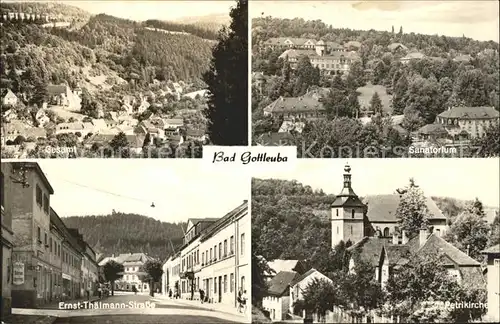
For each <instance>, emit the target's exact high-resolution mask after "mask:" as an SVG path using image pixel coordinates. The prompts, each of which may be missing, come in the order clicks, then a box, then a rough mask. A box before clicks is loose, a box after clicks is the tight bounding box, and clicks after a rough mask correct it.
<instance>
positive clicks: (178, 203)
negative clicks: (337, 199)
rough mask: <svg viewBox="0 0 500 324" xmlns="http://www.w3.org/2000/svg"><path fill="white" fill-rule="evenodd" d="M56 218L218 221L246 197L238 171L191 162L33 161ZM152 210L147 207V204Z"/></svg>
mask: <svg viewBox="0 0 500 324" xmlns="http://www.w3.org/2000/svg"><path fill="white" fill-rule="evenodd" d="M37 162H38V163H39V165H40V168H41V169H42V171H43V172H44V173H45V175H46V177H47V178H48V180H49V182H50V183H51V185H52V187H53V188H54V194H53V195H52V196H51V206H52V207H53V208H54V210H55V211H56V212H57V213H58V215H59V216H61V217H65V216H84V215H108V214H110V213H111V212H112V210H113V209H115V210H116V211H117V212H124V213H137V214H140V215H144V216H148V217H153V218H155V219H158V220H161V221H164V222H174V223H177V222H184V221H187V220H188V219H189V218H192V217H197V218H207V217H214V218H217V217H223V216H224V215H225V214H226V213H228V212H230V211H231V210H232V209H234V208H236V207H238V206H239V205H240V204H241V203H243V200H248V199H249V196H250V178H249V176H248V175H246V174H244V173H242V172H241V171H240V172H238V170H233V171H231V170H227V171H222V170H220V171H217V170H211V172H207V171H209V170H207V169H206V168H205V167H204V166H203V165H204V164H203V163H200V162H199V161H196V160H189V159H177V160H174V159H172V160H165V159H158V160H156V159H149V160H144V159H137V160H118V159H115V160H113V161H111V160H94V159H81V160H67V159H60V160H38V161H37ZM153 202H154V204H155V208H152V207H151V203H153Z"/></svg>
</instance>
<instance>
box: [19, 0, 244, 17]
mask: <svg viewBox="0 0 500 324" xmlns="http://www.w3.org/2000/svg"><path fill="white" fill-rule="evenodd" d="M9 2H21V1H9ZM31 2H33V0H31ZM40 2H48V1H40ZM53 2H59V3H64V4H67V5H71V6H75V7H79V8H81V9H83V10H85V11H87V12H89V13H91V14H96V15H97V14H100V13H105V14H108V15H112V16H115V17H119V18H125V19H130V20H136V21H143V20H148V19H159V20H176V19H179V18H182V17H195V16H205V15H211V14H224V13H227V15H229V11H230V8H231V7H232V6H234V4H235V2H234V1H161V0H152V1H114V0H112V1H109V0H99V1H83V0H73V1H53Z"/></svg>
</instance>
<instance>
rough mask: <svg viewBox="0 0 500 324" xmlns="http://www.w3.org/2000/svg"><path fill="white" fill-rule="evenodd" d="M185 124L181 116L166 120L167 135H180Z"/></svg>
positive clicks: (165, 129)
mask: <svg viewBox="0 0 500 324" xmlns="http://www.w3.org/2000/svg"><path fill="white" fill-rule="evenodd" d="M183 126H184V120H183V119H180V118H170V119H165V120H164V126H163V127H164V132H165V136H173V135H179V134H180V130H181V128H182V127H183Z"/></svg>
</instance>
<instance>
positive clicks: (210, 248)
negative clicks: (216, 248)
mask: <svg viewBox="0 0 500 324" xmlns="http://www.w3.org/2000/svg"><path fill="white" fill-rule="evenodd" d="M210 261H212V248H210Z"/></svg>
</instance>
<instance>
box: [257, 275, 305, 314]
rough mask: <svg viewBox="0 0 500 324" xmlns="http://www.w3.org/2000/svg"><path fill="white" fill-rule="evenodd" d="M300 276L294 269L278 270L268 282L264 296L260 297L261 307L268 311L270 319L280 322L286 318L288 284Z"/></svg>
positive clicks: (288, 304)
mask: <svg viewBox="0 0 500 324" xmlns="http://www.w3.org/2000/svg"><path fill="white" fill-rule="evenodd" d="M297 276H300V275H299V274H298V273H297V272H294V271H280V272H279V273H278V274H277V275H276V276H274V278H273V279H271V281H270V282H269V283H268V287H269V288H268V290H267V294H266V296H265V297H264V298H263V299H262V308H263V309H265V310H266V311H268V312H269V317H270V319H271V321H277V322H281V321H283V320H285V319H286V314H287V313H288V312H289V309H290V307H291V305H290V284H291V283H292V282H293V280H294V279H295V278H296V277H297Z"/></svg>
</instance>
